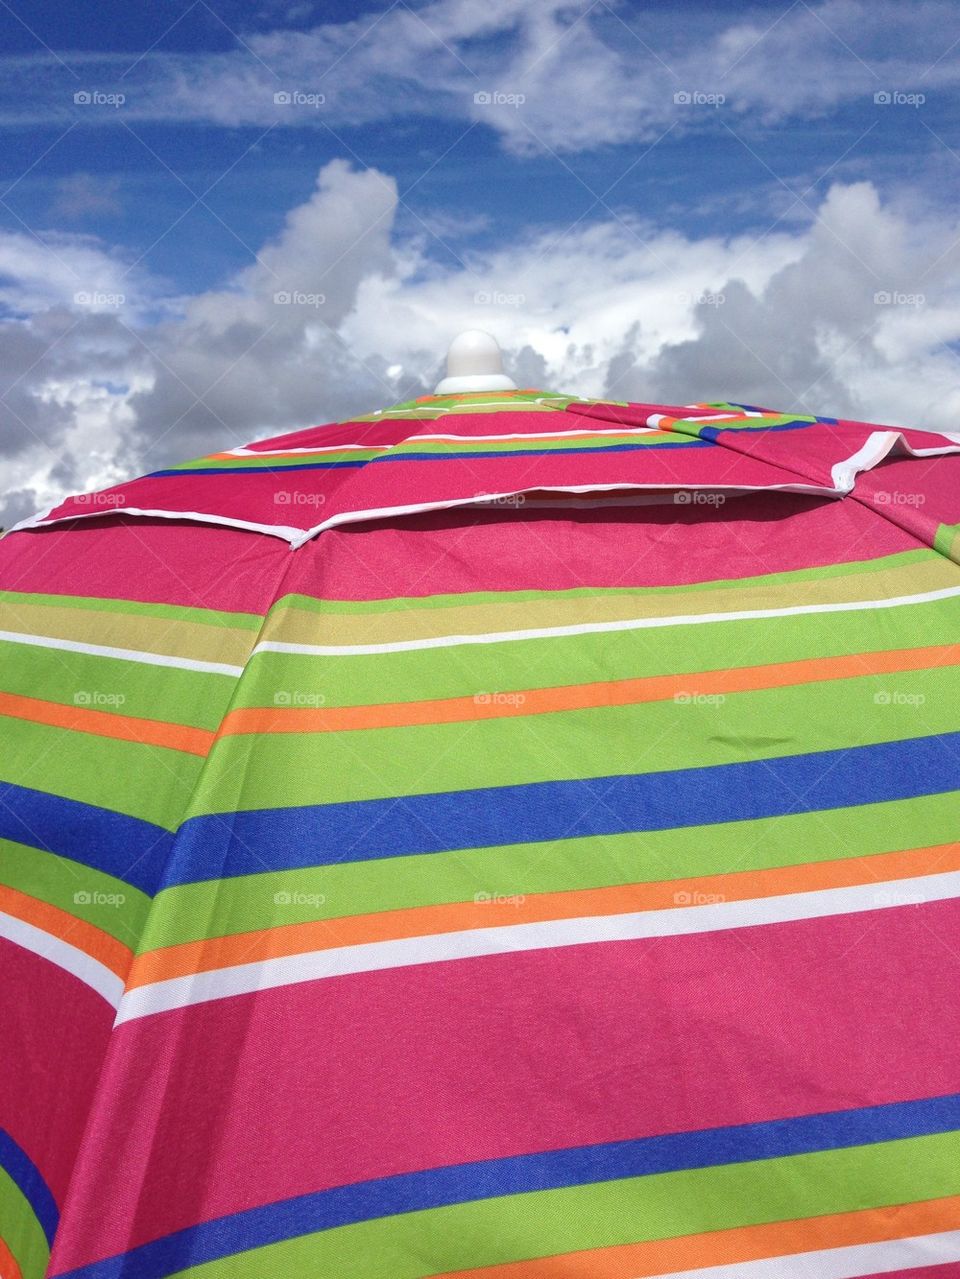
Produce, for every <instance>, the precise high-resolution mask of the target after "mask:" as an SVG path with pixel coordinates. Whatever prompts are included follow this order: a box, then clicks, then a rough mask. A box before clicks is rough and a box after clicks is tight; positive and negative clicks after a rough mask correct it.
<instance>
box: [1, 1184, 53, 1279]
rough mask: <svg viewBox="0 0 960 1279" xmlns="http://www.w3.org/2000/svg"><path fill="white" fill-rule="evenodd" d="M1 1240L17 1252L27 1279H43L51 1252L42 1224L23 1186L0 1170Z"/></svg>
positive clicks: (17, 1257)
mask: <svg viewBox="0 0 960 1279" xmlns="http://www.w3.org/2000/svg"><path fill="white" fill-rule="evenodd" d="M0 1238H2V1239H3V1242H4V1243H5V1244H6V1245H7V1247H8V1248H9V1249H10V1251H11V1252H12V1253H13V1255H14V1258H15V1260H16V1262H17V1265H18V1266H19V1267H20V1270H21V1272H22V1274H23V1279H42V1276H43V1274H44V1273H45V1271H46V1268H47V1262H48V1261H49V1260H50V1249H49V1248H48V1247H47V1240H46V1236H45V1235H44V1233H43V1230H42V1228H41V1226H40V1222H39V1221H38V1220H37V1219H36V1217H35V1216H34V1214H33V1209H32V1208H31V1207H30V1204H29V1203H28V1202H27V1200H26V1199H25V1198H24V1196H23V1194H22V1192H21V1190H20V1188H19V1186H17V1184H16V1182H14V1180H13V1179H12V1177H11V1176H10V1174H9V1173H8V1172H7V1171H6V1169H4V1168H0Z"/></svg>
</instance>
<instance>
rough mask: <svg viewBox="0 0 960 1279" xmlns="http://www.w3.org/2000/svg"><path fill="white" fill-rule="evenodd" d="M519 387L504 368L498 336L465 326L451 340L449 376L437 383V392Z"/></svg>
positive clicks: (452, 393)
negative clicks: (465, 327)
mask: <svg viewBox="0 0 960 1279" xmlns="http://www.w3.org/2000/svg"><path fill="white" fill-rule="evenodd" d="M516 389H517V384H516V382H514V381H513V379H512V378H509V377H507V375H506V374H505V373H504V371H503V356H502V355H501V353H500V347H499V345H498V343H497V339H496V338H495V337H494V336H493V335H492V334H490V333H485V332H484V331H483V329H466V330H464V332H463V333H458V334H457V336H456V337H455V338H454V339H453V341H452V342H451V343H450V349H449V351H448V352H447V376H446V377H445V378H443V379H442V380H441V381H440V382H438V383H437V388H436V390H435V392H434V394H435V395H456V394H458V393H460V392H462V391H515V390H516Z"/></svg>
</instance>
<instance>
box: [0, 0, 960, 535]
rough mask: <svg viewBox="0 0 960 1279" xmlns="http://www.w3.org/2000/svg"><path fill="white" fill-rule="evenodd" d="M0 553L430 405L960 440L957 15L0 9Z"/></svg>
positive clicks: (830, 7) (647, 8) (942, 9)
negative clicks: (452, 398) (162, 482)
mask: <svg viewBox="0 0 960 1279" xmlns="http://www.w3.org/2000/svg"><path fill="white" fill-rule="evenodd" d="M0 49H2V50H3V54H2V59H0V60H2V63H3V66H2V75H0V527H9V525H10V524H11V523H12V522H14V521H15V520H17V519H20V518H24V517H26V516H28V515H30V514H32V513H33V512H34V511H36V510H37V509H39V508H43V507H47V506H49V505H51V504H52V503H54V502H56V501H58V500H60V499H61V498H62V497H63V496H64V495H65V494H67V493H71V492H78V491H83V490H85V489H90V488H95V487H102V486H104V485H106V484H110V483H115V482H117V481H119V480H121V479H123V478H126V477H129V476H132V475H136V474H140V473H143V472H146V471H151V470H156V469H160V468H161V467H163V466H166V465H169V464H170V463H172V462H174V461H177V460H181V459H184V458H188V457H193V456H197V455H200V454H202V453H205V452H208V451H211V450H213V449H218V448H226V447H231V446H233V445H237V444H243V443H246V442H248V441H250V440H252V439H255V438H262V437H264V436H268V435H273V434H278V433H281V432H285V431H289V430H293V429H296V428H298V427H305V426H310V425H313V424H316V423H322V422H325V421H335V420H338V419H342V418H345V417H349V416H351V415H355V414H360V413H367V412H371V411H372V410H374V409H376V408H380V407H384V406H386V405H389V404H391V403H395V402H397V401H399V400H403V399H408V398H410V397H412V396H415V395H423V394H428V393H429V392H430V391H432V389H433V387H434V385H435V383H436V381H437V379H438V378H439V377H440V376H441V375H442V365H443V357H444V353H445V351H446V348H447V345H448V344H449V341H450V339H451V338H452V337H453V336H454V335H455V334H456V333H457V332H458V331H460V330H461V329H465V328H483V329H487V330H488V331H490V332H492V333H493V334H494V335H495V336H496V337H497V338H498V340H499V341H500V343H501V346H502V347H503V349H504V353H505V362H506V366H507V369H508V371H509V372H511V373H512V374H513V376H514V377H515V378H516V380H517V381H518V382H519V384H520V385H522V386H529V387H539V388H542V389H544V390H555V391H565V392H568V393H573V394H580V395H586V396H601V397H607V398H611V399H620V400H625V399H626V400H629V399H635V400H643V401H654V402H659V401H662V402H666V403H690V402H693V401H701V400H734V401H738V402H744V403H750V404H757V405H763V406H765V407H771V408H776V409H782V410H801V411H807V412H811V413H820V414H828V415H840V416H849V417H855V418H861V419H865V420H869V421H874V422H882V423H891V424H902V425H913V426H927V427H930V428H933V429H952V430H956V429H958V419H960V359H958V355H960V94H958V88H960V5H957V4H956V3H955V2H953V0H912V2H911V3H909V4H904V3H902V0H822V2H819V3H805V0H796V2H795V3H790V4H788V3H773V2H771V0H761V2H760V3H756V4H753V5H750V4H747V5H744V4H742V3H726V2H725V0H719V2H718V0H715V2H714V3H709V4H707V3H703V4H701V3H698V2H697V0H692V2H691V3H642V2H639V0H635V2H633V3H627V2H625V0H624V2H621V3H617V2H616V0H592V2H589V3H588V2H586V0H583V2H581V0H577V2H575V3H569V2H567V0H482V2H481V0H427V2H426V3H421V2H419V0H397V2H395V3H392V4H386V3H371V2H368V0H359V2H358V3H349V4H348V3H346V2H343V0H324V2H323V3H322V4H321V3H312V2H311V0H266V2H265V3H262V4H256V3H252V4H251V3H239V2H238V0H210V3H208V2H207V0H163V3H157V2H156V0H154V2H153V3H139V4H137V3H133V4H131V3H130V0H123V3H120V2H119V0H72V2H71V3H70V4H69V5H64V4H63V3H62V0H30V3H27V0H0Z"/></svg>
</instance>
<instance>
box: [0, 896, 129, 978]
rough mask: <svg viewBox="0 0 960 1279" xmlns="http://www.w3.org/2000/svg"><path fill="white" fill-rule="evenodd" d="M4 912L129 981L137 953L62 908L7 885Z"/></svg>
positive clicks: (2, 902) (1, 902)
mask: <svg viewBox="0 0 960 1279" xmlns="http://www.w3.org/2000/svg"><path fill="white" fill-rule="evenodd" d="M0 911H3V913H4V914H5V915H12V916H13V917H14V918H15V919H22V920H23V922H24V923H25V924H33V926H34V927H35V928H40V929H42V930H43V932H45V933H49V934H50V936H51V937H57V938H59V939H60V941H65V942H67V943H69V945H71V946H75V947H76V948H77V950H82V951H83V952H84V954H86V955H89V956H90V958H91V959H96V960H99V962H100V963H101V964H103V965H104V967H106V968H109V969H110V971H111V972H112V973H116V975H117V976H118V977H119V978H121V980H122V979H123V978H125V977H126V975H127V970H128V969H129V967H130V961H131V959H132V958H133V951H132V950H131V949H130V947H129V946H125V945H124V944H123V942H122V941H118V940H117V939H116V937H111V936H110V934H109V933H106V932H104V931H103V929H102V928H97V926H96V925H95V924H90V923H88V922H87V921H86V920H85V919H77V917H76V915H71V914H70V912H69V911H66V910H61V909H60V907H59V906H51V905H50V903H49V902H45V901H40V899H39V898H37V897H31V896H30V895H29V894H28V893H21V892H20V890H19V889H17V888H8V887H6V886H5V885H3V884H0Z"/></svg>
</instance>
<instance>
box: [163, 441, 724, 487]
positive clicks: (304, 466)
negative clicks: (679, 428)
mask: <svg viewBox="0 0 960 1279" xmlns="http://www.w3.org/2000/svg"><path fill="white" fill-rule="evenodd" d="M706 443H709V441H706V440H670V441H667V442H665V443H662V444H660V443H657V444H605V445H597V446H595V447H594V448H586V449H585V448H569V449H565V448H556V449H504V450H497V451H493V450H490V451H487V450H484V451H483V452H469V453H384V454H383V456H382V457H373V458H369V459H368V460H367V461H364V462H297V463H293V464H291V465H284V466H269V465H267V464H266V463H265V464H264V465H263V466H259V467H253V466H240V467H232V466H195V467H187V468H184V469H183V470H170V471H152V472H151V473H150V475H148V476H146V477H145V478H147V479H151V480H156V479H165V478H166V477H168V476H172V475H176V476H184V475H272V474H273V473H274V472H276V473H279V472H281V471H337V470H341V469H342V468H344V467H361V466H366V465H367V464H368V462H377V463H380V462H459V461H462V460H467V461H469V460H470V459H471V458H489V457H516V458H528V457H557V456H563V457H570V456H571V455H572V454H577V453H591V454H595V455H602V456H604V457H605V456H606V455H607V454H608V453H639V452H643V451H644V450H648V451H649V450H651V449H653V450H655V451H657V452H659V451H660V450H661V449H688V448H697V447H701V448H702V447H703V446H704V444H706Z"/></svg>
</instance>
